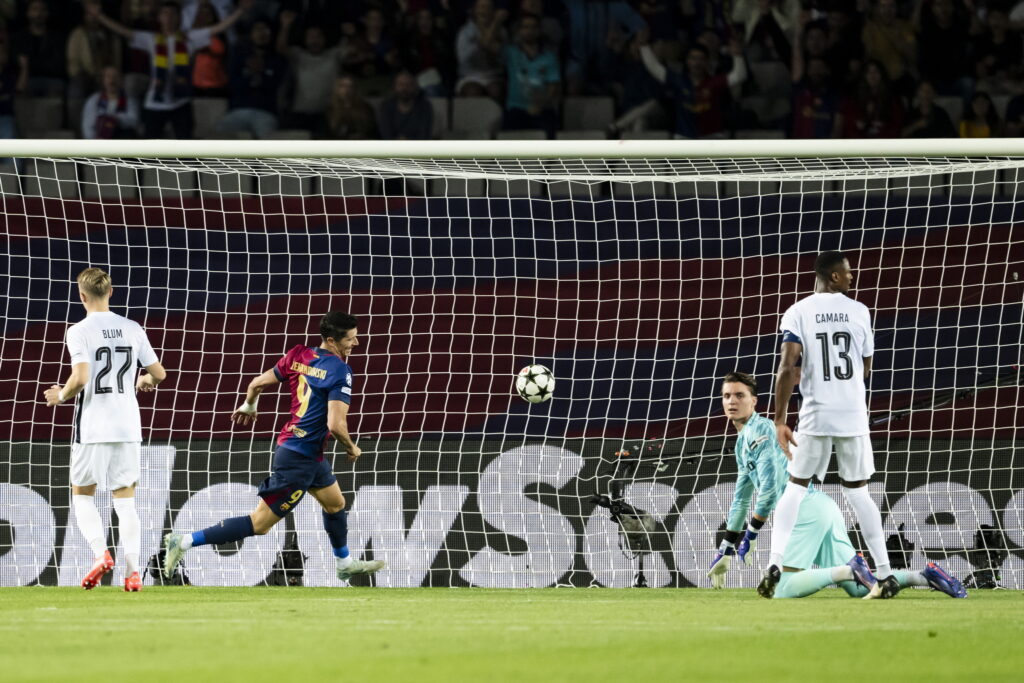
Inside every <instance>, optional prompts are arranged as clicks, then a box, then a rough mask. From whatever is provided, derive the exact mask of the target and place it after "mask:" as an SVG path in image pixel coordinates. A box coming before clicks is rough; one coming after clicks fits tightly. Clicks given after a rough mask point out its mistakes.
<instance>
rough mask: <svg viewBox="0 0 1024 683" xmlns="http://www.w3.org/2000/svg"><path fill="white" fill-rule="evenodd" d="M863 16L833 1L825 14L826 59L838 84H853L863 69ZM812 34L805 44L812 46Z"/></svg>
mask: <svg viewBox="0 0 1024 683" xmlns="http://www.w3.org/2000/svg"><path fill="white" fill-rule="evenodd" d="M862 33H863V30H862V20H861V17H860V15H859V14H855V13H853V12H851V11H848V10H846V9H845V8H844V7H843V6H842V5H841V4H838V5H834V6H833V7H832V8H831V9H830V10H829V11H828V12H827V13H826V15H825V50H826V61H828V66H829V70H830V71H831V72H832V78H833V79H835V81H836V83H837V84H838V85H839V86H841V87H842V86H846V85H848V84H850V83H851V82H852V81H853V80H854V77H855V76H856V75H857V74H859V73H860V68H861V61H862V59H863V56H864V43H863V41H862V40H861V34H862ZM812 41H813V38H812V37H811V36H810V35H808V36H807V37H806V40H805V41H804V45H805V46H806V47H807V48H808V49H810V47H811V44H812Z"/></svg>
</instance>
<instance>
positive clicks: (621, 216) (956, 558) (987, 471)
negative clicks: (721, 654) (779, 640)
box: [0, 141, 1024, 588]
mask: <svg viewBox="0 0 1024 683" xmlns="http://www.w3.org/2000/svg"><path fill="white" fill-rule="evenodd" d="M61 142H65V141H61ZM68 144H72V143H68ZM232 144H234V143H232ZM246 144H248V143H246ZM314 144H322V143H314ZM484 144H487V143H484ZM529 144H532V143H523V144H520V143H512V145H513V147H511V154H516V153H517V150H521V151H522V154H521V155H520V156H517V157H512V156H510V154H509V151H510V148H509V147H508V146H504V147H501V151H502V154H500V155H499V154H495V153H494V152H493V151H488V150H489V149H492V148H487V147H480V148H479V152H478V153H477V156H476V157H474V158H468V157H467V158H443V156H439V157H434V158H426V157H424V156H422V155H420V154H417V153H414V152H416V150H417V148H415V147H410V149H411V151H410V152H409V153H405V154H403V153H402V150H401V149H398V148H389V149H390V150H392V151H394V152H395V153H394V154H391V156H388V157H387V158H370V157H362V158H359V157H356V156H351V157H348V158H346V154H350V152H347V151H346V150H348V149H349V148H348V147H336V148H335V149H334V151H335V153H336V156H335V157H333V158H312V155H314V154H315V156H317V157H322V148H321V150H319V151H317V152H314V150H313V148H311V147H302V149H303V150H305V152H306V153H308V154H311V158H289V157H285V156H281V155H280V154H277V153H276V151H279V150H280V149H281V148H280V147H277V148H273V150H271V151H275V155H270V154H269V153H268V155H267V156H266V157H262V158H227V157H224V156H221V157H219V158H213V156H212V155H207V154H203V153H201V151H200V152H189V151H187V148H181V149H182V151H180V152H178V153H175V152H173V151H172V152H170V153H169V154H170V155H171V156H168V153H166V152H165V153H164V158H142V157H147V156H150V155H147V154H144V153H140V152H139V151H138V150H137V149H136V148H130V149H128V150H127V151H125V152H124V153H120V154H118V153H115V152H116V150H115V151H114V152H105V153H104V154H105V156H92V155H89V154H88V153H87V152H84V151H83V152H81V153H76V152H74V151H67V152H60V151H53V150H52V148H51V149H50V151H48V152H44V153H40V154H37V155H36V156H34V157H29V156H26V157H23V158H18V159H17V160H16V164H14V165H11V164H8V165H6V166H4V167H2V169H3V172H2V173H0V193H2V194H0V202H2V205H3V216H2V219H0V241H2V244H3V249H2V251H0V254H2V258H3V268H0V283H2V285H0V287H2V291H3V297H4V298H3V307H4V311H3V320H2V338H0V363H2V367H3V371H2V374H0V386H2V387H3V388H2V390H0V412H2V414H3V415H4V420H3V422H2V432H0V585H30V584H35V583H39V584H44V585H57V584H59V585H77V583H78V582H79V581H80V580H81V577H82V575H83V574H84V572H85V571H87V568H88V566H89V565H90V564H91V553H90V552H89V550H88V547H87V545H86V543H85V541H84V539H83V538H82V537H81V536H80V534H79V532H78V531H77V529H76V527H75V524H74V519H73V513H72V511H71V509H70V505H69V503H70V492H69V487H68V483H69V482H68V476H69V461H70V452H71V446H70V438H71V425H72V415H73V409H72V408H71V407H67V406H61V407H58V408H56V409H50V408H46V407H45V405H44V403H43V402H42V400H41V397H42V391H43V390H44V389H45V388H47V387H49V386H50V385H51V384H56V383H63V381H64V380H65V379H66V377H67V375H68V373H69V364H68V358H67V353H66V350H65V347H64V339H63V338H64V332H65V330H66V329H67V327H68V326H69V325H70V324H73V323H74V322H77V321H78V320H80V319H81V318H82V317H83V316H84V311H83V309H82V307H81V305H80V304H79V303H78V298H77V289H76V287H75V285H74V279H75V276H76V275H77V273H78V272H79V271H80V270H82V269H83V268H85V267H88V266H97V267H101V268H104V269H106V270H108V272H110V274H111V276H112V278H113V285H114V295H113V299H112V301H111V303H112V307H113V310H115V311H116V312H118V313H122V314H124V315H127V316H128V317H130V318H132V319H134V320H136V321H138V322H140V323H141V324H142V325H143V326H144V327H145V328H146V330H147V331H148V333H149V337H150V339H151V341H152V342H153V346H154V348H155V349H156V350H157V353H158V355H159V356H160V359H161V361H162V362H163V364H164V365H165V366H166V367H167V369H168V371H169V379H168V380H167V381H166V382H165V383H164V384H162V385H161V386H160V388H159V389H158V390H157V392H156V393H154V394H144V395H143V394H140V396H139V403H140V405H141V410H142V417H143V431H144V438H145V441H144V444H143V474H142V477H141V481H140V484H139V490H138V507H139V510H140V515H141V517H142V521H143V548H142V551H143V561H144V562H145V561H146V560H147V559H148V558H149V557H151V556H152V555H153V554H155V553H156V552H157V551H158V549H159V544H160V539H161V537H162V535H163V534H164V533H166V532H167V531H169V530H171V529H174V530H178V531H191V530H195V529H199V528H203V527H205V526H208V525H210V524H212V523H214V522H216V521H218V520H220V519H222V518H224V517H228V516H235V515H240V514H245V513H246V512H248V511H249V510H251V509H252V508H253V506H254V504H255V502H256V497H255V490H256V489H255V487H256V486H257V485H258V484H259V482H260V481H261V480H262V479H263V478H264V477H265V476H267V474H268V469H269V465H270V456H271V452H272V449H273V444H274V438H275V435H276V433H277V432H278V431H279V430H280V428H281V425H282V422H283V421H284V420H285V419H286V415H287V413H288V409H289V405H290V404H289V401H288V397H287V396H286V392H284V391H273V390H272V391H270V392H267V393H266V394H264V396H263V398H262V400H261V404H260V410H261V415H260V418H259V420H258V422H257V423H256V425H255V428H252V427H250V428H240V427H237V426H233V425H232V424H231V422H230V421H229V419H228V416H229V415H230V413H231V411H232V410H233V409H234V408H235V407H236V406H237V405H238V404H239V402H240V400H241V396H242V393H243V392H244V389H245V386H246V384H247V383H248V381H249V379H250V378H251V377H253V376H254V375H256V374H259V373H260V372H262V371H264V370H266V369H267V368H269V367H271V366H272V365H273V364H274V363H275V362H276V361H277V360H278V358H279V357H280V356H281V355H282V354H283V353H284V352H285V351H286V350H287V349H289V348H290V347H292V346H294V345H295V344H298V343H306V344H309V345H314V344H316V343H318V341H319V339H318V335H317V330H318V322H319V319H320V317H321V316H322V315H323V314H324V313H325V312H326V311H328V310H345V311H349V312H351V313H352V314H354V315H355V316H357V317H358V318H359V321H360V323H359V330H360V335H361V340H362V345H361V346H360V347H359V348H358V349H356V354H355V355H354V356H353V357H352V358H351V359H350V360H351V365H352V366H353V369H354V373H355V375H356V377H355V391H354V396H355V398H354V400H353V404H352V413H351V418H350V427H351V428H352V431H353V433H354V434H355V435H356V436H357V439H358V443H359V445H360V446H361V447H362V448H363V451H364V454H363V457H362V458H361V459H360V460H359V462H358V463H357V464H356V465H355V466H353V465H351V464H348V463H347V462H346V461H345V458H344V456H343V454H340V451H335V450H334V446H333V444H332V445H331V446H330V447H329V457H331V458H333V460H334V467H335V472H336V473H337V476H338V479H339V482H340V484H341V488H342V490H343V492H345V494H346V497H347V499H348V501H349V506H350V509H351V514H350V518H349V527H350V538H349V546H350V548H351V549H352V551H353V553H354V554H355V555H356V556H363V557H367V558H370V557H372V558H376V559H383V560H386V561H387V563H388V568H387V569H386V570H384V571H382V572H380V573H379V574H377V575H376V577H375V582H376V584H377V585H379V586H491V587H540V586H552V585H573V586H596V585H600V586H620V587H621V586H631V585H637V584H638V583H640V584H644V583H645V584H646V585H649V586H707V585H708V582H707V580H706V579H705V578H704V573H705V571H706V568H707V565H708V564H709V563H710V561H711V559H712V557H713V555H714V552H715V549H716V547H717V545H718V542H719V540H720V539H721V535H722V533H723V530H724V524H725V517H726V512H727V510H728V507H729V504H730V502H731V498H732V493H733V487H734V482H735V479H736V463H735V459H734V456H733V453H732V450H731V449H732V444H733V443H734V442H735V432H734V430H733V429H732V427H731V426H730V425H729V423H728V420H726V419H725V418H724V417H723V415H722V411H721V403H720V399H719V398H718V396H719V392H720V378H721V377H722V376H723V375H724V374H725V373H727V372H729V371H733V370H741V371H744V372H750V373H753V374H754V375H756V376H757V377H758V378H759V382H760V386H761V397H760V402H759V404H758V410H759V411H761V412H765V411H767V410H768V409H769V406H770V403H771V392H772V385H773V383H774V380H773V375H774V371H775V367H776V364H777V354H778V347H779V342H780V337H779V333H778V332H779V330H778V327H779V321H780V317H781V314H782V312H783V311H784V310H785V309H786V308H787V307H788V306H789V305H790V304H792V303H793V302H795V301H796V300H797V299H798V298H800V297H802V296H805V295H806V294H808V293H809V292H810V291H812V288H813V279H814V276H813V272H812V271H813V262H814V258H815V256H816V254H817V253H818V252H819V251H822V250H826V249H842V250H844V251H845V252H847V253H848V255H849V257H850V260H851V264H852V267H853V269H854V273H855V280H854V287H853V290H852V293H851V294H852V296H854V297H855V298H856V299H857V300H859V301H861V302H863V303H865V304H866V305H867V306H868V307H869V308H870V309H871V311H872V315H873V321H874V326H875V345H876V348H877V353H876V357H875V361H874V372H873V375H872V378H871V381H870V393H869V406H870V413H871V421H872V440H873V445H874V451H875V457H876V467H877V470H878V474H877V475H876V476H875V478H874V479H873V481H872V482H871V484H870V492H871V495H872V496H873V497H874V498H875V500H876V501H877V502H878V503H879V506H880V508H881V510H882V513H883V521H884V524H885V533H886V536H887V539H888V543H889V547H890V555H891V557H892V559H893V564H894V566H896V567H899V566H901V565H902V566H909V567H910V568H919V567H920V566H922V565H923V564H924V563H925V562H927V561H929V560H934V561H938V562H941V563H944V564H945V566H947V568H948V569H949V570H950V571H951V572H952V573H954V574H956V575H958V576H960V577H961V578H964V577H966V576H968V575H970V574H972V573H973V572H977V571H981V570H987V569H994V570H996V572H997V573H998V574H999V578H998V581H999V583H1000V584H1001V585H1003V586H1005V587H1010V588H1022V587H1024V550H1022V547H1024V435H1022V433H1021V425H1024V411H1022V409H1021V405H1022V404H1024V401H1022V398H1024V396H1022V392H1021V374H1020V370H1019V363H1020V362H1021V348H1022V346H1021V344H1022V322H1021V321H1022V318H1024V305H1022V300H1024V289H1022V285H1021V280H1020V278H1021V276H1022V275H1024V228H1021V226H1020V222H1021V220H1022V213H1024V158H1018V157H993V156H978V157H972V156H964V155H962V154H959V155H958V154H955V152H956V151H957V150H956V149H952V150H949V148H946V150H948V151H944V148H942V147H938V148H936V149H937V151H936V153H935V154H932V155H925V156H921V155H915V156H904V157H894V156H883V155H878V156H873V157H856V156H838V155H835V154H833V155H829V156H819V157H811V156H804V157H800V158H786V157H784V156H771V155H764V154H758V155H756V156H755V155H753V154H748V156H745V157H744V156H743V152H742V151H741V152H740V154H739V156H733V157H722V156H717V155H709V156H704V157H696V156H691V155H690V154H689V152H688V149H689V148H687V147H685V146H684V145H685V143H657V144H658V146H657V147H656V148H655V150H654V151H653V153H652V154H649V155H648V156H645V157H636V156H634V157H631V158H630V157H625V158H623V157H619V158H616V156H615V155H616V154H620V153H622V152H623V150H624V151H625V152H630V151H631V150H635V149H636V147H630V146H629V145H628V144H626V145H622V144H621V143H615V145H617V146H615V147H612V146H607V147H598V148H587V149H588V151H590V152H593V150H594V149H598V151H601V150H603V151H604V152H605V153H606V154H608V156H606V157H604V158H600V157H599V156H597V155H595V154H592V153H588V154H582V155H580V156H578V157H575V158H569V157H558V158H541V154H542V152H540V151H538V150H540V149H541V148H540V147H538V146H533V147H530V146H528V145H529ZM677 145H678V146H677ZM725 148H726V147H722V148H715V149H725ZM254 149H255V152H253V151H252V150H248V151H247V152H246V154H252V153H255V154H259V153H260V149H263V148H259V147H257V148H254ZM267 149H270V148H267ZM462 149H463V150H464V149H465V148H464V147H463V148H462ZM543 149H544V150H546V149H548V148H543ZM645 149H647V150H651V146H650V145H648V146H647V147H646V148H645ZM730 149H736V148H730ZM847 149H849V148H847ZM221 153H222V154H223V152H221ZM235 153H236V154H237V153H239V152H238V150H236V152H235ZM705 153H707V152H705ZM186 154H190V155H191V156H190V157H188V158H186V157H185V156H184V155H186ZM293 154H297V155H298V156H301V154H299V153H298V152H293ZM389 154H390V152H389ZM659 154H660V155H661V156H658V155H659ZM152 156H156V155H152ZM463 156H466V155H463ZM533 363H536V364H541V365H544V366H547V367H549V368H551V370H552V372H553V374H554V376H555V377H556V380H557V383H556V388H555V392H554V397H553V399H552V400H550V401H548V402H545V403H541V404H536V405H534V404H530V403H527V402H526V401H524V400H522V399H520V398H519V397H518V396H517V395H516V394H515V391H514V389H513V383H514V379H515V375H516V373H517V372H518V370H519V369H520V368H522V367H524V366H526V365H529V364H533ZM791 414H792V411H791ZM824 488H825V490H826V491H827V492H829V493H831V494H833V495H834V497H835V499H836V500H837V502H838V503H839V504H840V507H841V508H842V509H843V510H844V513H845V514H846V517H847V519H848V522H849V525H850V529H851V537H852V539H853V540H854V544H855V545H857V546H858V547H860V548H861V549H864V550H866V548H865V546H864V544H863V540H862V539H861V536H860V534H859V532H858V530H857V528H856V520H855V517H854V516H853V515H852V511H850V510H847V509H846V507H845V502H844V500H843V498H842V496H840V495H838V479H837V478H836V474H835V469H834V465H833V467H832V469H831V471H830V473H829V475H828V476H827V477H826V480H825V482H824ZM97 502H98V504H99V507H100V509H101V512H102V514H103V516H104V522H105V524H106V525H107V529H108V532H109V534H110V535H109V536H108V538H109V542H110V544H111V547H112V548H117V547H118V546H117V543H118V540H117V536H116V533H117V532H116V524H114V525H113V528H111V525H110V521H111V520H110V513H109V505H108V502H109V498H108V497H106V498H105V497H104V496H103V495H100V496H99V498H98V500H97ZM770 528H771V525H770V524H769V526H768V527H767V529H768V531H767V533H766V534H765V537H764V538H763V539H762V545H761V548H760V549H759V550H758V551H757V555H756V556H755V561H754V566H753V567H752V568H748V569H740V570H738V571H734V572H732V573H731V575H730V577H729V581H730V584H729V585H731V586H735V587H739V586H753V585H755V584H756V582H757V580H758V577H759V574H760V568H761V567H763V565H764V564H765V562H766V560H767V548H768V545H769V541H768V538H767V537H768V536H769V535H770ZM292 547H297V549H298V551H297V552H296V551H291V550H290V548H292ZM300 555H301V558H302V566H303V571H302V572H301V576H302V581H303V582H304V583H305V585H317V586H332V585H339V582H338V580H337V579H336V578H335V577H334V572H333V558H332V556H331V552H330V548H329V545H328V540H327V537H326V534H325V533H324V532H323V529H322V522H321V517H320V513H319V507H318V506H317V503H316V501H314V500H310V499H307V500H305V501H304V502H302V503H301V504H300V505H299V506H298V507H297V509H296V510H295V511H294V514H292V515H291V516H290V517H289V518H288V519H287V520H286V521H285V522H283V523H282V524H279V525H278V526H277V527H276V528H275V529H274V530H273V531H272V532H271V533H269V534H267V535H266V536H261V537H254V538H249V539H247V540H245V541H244V542H243V543H241V544H238V545H234V544H233V545H230V546H223V547H215V546H205V547H200V548H196V549H194V550H192V551H190V552H189V554H188V555H187V556H186V559H185V563H184V571H185V573H186V574H187V576H188V578H189V580H190V581H191V583H193V584H196V585H257V584H262V583H265V582H267V581H271V580H273V577H274V576H275V566H277V567H279V566H280V565H281V562H282V559H284V560H288V559H289V558H295V557H299V556H300ZM121 571H122V569H121V568H120V566H119V568H118V570H117V571H116V572H115V573H114V575H113V577H112V578H113V580H114V581H115V582H117V581H120V580H121V577H122V574H121ZM146 581H147V583H152V581H153V579H152V577H149V576H147V578H146Z"/></svg>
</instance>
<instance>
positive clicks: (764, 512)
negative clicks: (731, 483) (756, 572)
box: [725, 413, 789, 531]
mask: <svg viewBox="0 0 1024 683" xmlns="http://www.w3.org/2000/svg"><path fill="white" fill-rule="evenodd" d="M736 467H737V469H738V471H739V479H737V480H736V493H735V495H734V496H733V498H732V505H731V506H730V507H729V519H728V523H727V524H726V527H725V528H726V529H730V530H732V531H742V530H743V529H744V528H745V526H746V525H745V522H746V518H747V511H748V510H749V509H750V498H751V496H752V495H753V493H754V491H757V505H755V506H754V514H756V515H758V516H759V517H763V518H767V517H768V515H770V514H771V512H772V510H774V509H775V504H776V503H778V502H779V498H780V497H781V496H782V491H783V489H785V488H786V481H787V480H788V479H789V475H788V474H787V473H786V454H785V453H783V452H782V448H781V447H780V446H779V441H778V439H777V438H776V436H775V423H774V422H772V421H771V420H769V419H768V418H766V417H762V416H761V415H758V414H757V413H754V414H753V415H751V416H750V419H749V420H747V424H745V425H743V429H741V430H740V434H739V437H738V438H737V439H736Z"/></svg>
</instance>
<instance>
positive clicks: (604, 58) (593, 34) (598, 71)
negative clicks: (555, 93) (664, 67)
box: [562, 0, 650, 95]
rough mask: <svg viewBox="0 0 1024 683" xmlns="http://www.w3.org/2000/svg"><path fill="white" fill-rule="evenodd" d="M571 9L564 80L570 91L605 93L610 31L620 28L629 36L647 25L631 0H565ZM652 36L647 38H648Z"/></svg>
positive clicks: (630, 37)
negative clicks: (595, 0) (628, 0)
mask: <svg viewBox="0 0 1024 683" xmlns="http://www.w3.org/2000/svg"><path fill="white" fill-rule="evenodd" d="M562 3H563V4H564V5H565V8H566V11H567V12H568V21H569V46H568V51H567V57H566V65H565V80H566V86H567V90H568V91H569V94H570V95H581V94H583V93H584V92H586V91H588V90H593V91H595V92H598V93H603V92H604V91H605V90H606V88H605V87H604V86H603V84H604V83H605V74H607V73H608V71H609V69H610V68H611V65H610V63H609V62H610V60H611V51H610V50H609V49H608V35H609V33H610V32H611V31H612V30H613V27H614V29H615V30H618V31H621V32H622V33H624V34H625V37H626V39H627V40H632V39H633V38H634V36H635V35H636V33H637V32H638V31H639V30H641V29H643V28H645V27H646V25H645V24H644V20H643V17H641V16H640V14H639V13H638V12H637V11H636V10H634V9H633V7H632V6H631V5H630V4H629V3H628V2H622V1H620V0H604V1H602V2H590V1H589V0H562ZM649 40H650V37H649V34H648V37H647V38H646V39H645V41H644V42H645V43H646V42H649Z"/></svg>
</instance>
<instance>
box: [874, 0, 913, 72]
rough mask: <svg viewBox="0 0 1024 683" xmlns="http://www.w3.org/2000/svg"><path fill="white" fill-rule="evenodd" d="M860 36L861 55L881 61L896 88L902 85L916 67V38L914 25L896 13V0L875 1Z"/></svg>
mask: <svg viewBox="0 0 1024 683" xmlns="http://www.w3.org/2000/svg"><path fill="white" fill-rule="evenodd" d="M862 36H863V40H864V56H865V57H866V58H867V59H869V60H875V61H877V62H879V63H881V65H882V67H883V68H884V69H885V73H886V74H887V75H888V77H889V81H890V82H891V83H893V84H895V85H896V87H897V88H899V87H900V86H905V85H906V82H905V81H904V79H905V78H909V76H908V73H909V72H910V71H913V70H914V68H915V61H916V58H917V37H916V36H915V33H914V26H913V24H911V22H909V21H907V20H906V19H903V18H902V17H900V16H899V14H898V12H897V7H896V0H876V2H875V6H874V11H873V12H872V13H871V16H870V18H869V19H868V20H867V21H866V22H865V23H864V30H863V32H862Z"/></svg>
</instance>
